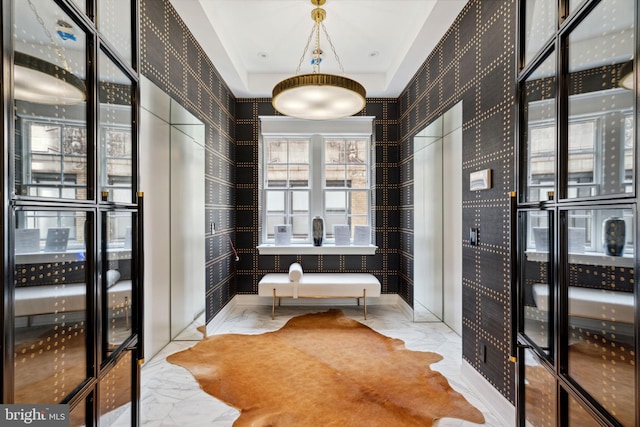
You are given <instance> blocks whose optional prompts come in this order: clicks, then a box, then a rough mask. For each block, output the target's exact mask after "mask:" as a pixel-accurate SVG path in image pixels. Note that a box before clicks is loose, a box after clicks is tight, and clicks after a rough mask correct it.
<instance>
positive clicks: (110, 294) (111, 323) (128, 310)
mask: <svg viewBox="0 0 640 427" xmlns="http://www.w3.org/2000/svg"><path fill="white" fill-rule="evenodd" d="M103 220H104V229H103V233H104V235H103V242H105V245H106V252H104V253H103V264H102V286H103V292H102V295H103V304H102V306H103V310H102V312H103V316H104V322H103V332H104V347H103V348H104V351H105V357H107V356H108V355H109V354H111V352H113V351H115V350H116V349H118V348H119V347H120V345H122V343H124V342H125V341H126V340H127V339H128V338H129V337H131V336H132V335H133V334H135V333H136V330H135V319H136V315H137V313H136V312H135V310H134V309H135V307H136V304H135V299H134V298H135V292H134V290H135V283H137V282H136V277H135V271H136V270H135V264H134V262H133V256H132V251H133V236H135V234H134V233H135V230H134V227H133V225H134V224H135V214H134V213H132V212H130V211H113V212H105V213H103Z"/></svg>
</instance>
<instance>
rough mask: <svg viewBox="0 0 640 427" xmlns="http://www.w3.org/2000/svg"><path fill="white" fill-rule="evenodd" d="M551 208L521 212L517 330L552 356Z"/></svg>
mask: <svg viewBox="0 0 640 427" xmlns="http://www.w3.org/2000/svg"><path fill="white" fill-rule="evenodd" d="M551 215H552V213H551V212H548V211H525V212H520V227H521V235H522V236H525V239H524V242H523V252H524V253H523V254H521V260H522V262H521V267H520V268H521V273H520V277H521V283H520V289H521V295H522V303H523V307H522V316H523V330H522V331H520V332H521V333H524V335H525V336H526V337H527V338H528V339H529V340H530V341H531V342H532V343H533V344H535V345H536V346H537V347H538V348H539V350H540V351H542V352H543V353H544V354H546V355H547V356H548V357H553V334H552V332H553V308H554V306H555V303H554V297H553V295H554V287H553V277H552V273H551V268H550V265H551V264H550V262H551V259H553V258H552V248H553V238H552V237H551V235H550V230H552V228H551V227H550V226H551V218H552V217H551Z"/></svg>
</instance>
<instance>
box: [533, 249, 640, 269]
mask: <svg viewBox="0 0 640 427" xmlns="http://www.w3.org/2000/svg"><path fill="white" fill-rule="evenodd" d="M525 253H526V255H527V260H528V261H535V262H546V261H548V258H549V252H538V251H526V252H525ZM634 262H635V259H634V258H633V256H632V255H631V254H623V255H622V256H611V255H605V254H603V253H599V252H585V253H569V263H570V264H584V265H610V266H614V267H629V268H633V265H634Z"/></svg>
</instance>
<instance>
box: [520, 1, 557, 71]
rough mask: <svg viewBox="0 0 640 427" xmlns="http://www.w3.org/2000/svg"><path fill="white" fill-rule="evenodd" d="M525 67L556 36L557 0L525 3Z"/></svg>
mask: <svg viewBox="0 0 640 427" xmlns="http://www.w3.org/2000/svg"><path fill="white" fill-rule="evenodd" d="M525 5H526V11H525V31H524V35H525V36H524V43H525V46H524V52H525V58H524V60H525V61H524V62H525V64H524V65H527V64H528V63H529V61H530V60H531V59H532V58H533V57H534V56H535V55H536V54H537V53H538V51H539V50H540V48H542V46H544V44H545V43H546V42H547V41H548V40H549V39H550V38H551V37H552V36H553V35H555V31H556V27H557V22H558V19H557V17H556V13H557V10H558V4H557V0H527V1H526V2H525Z"/></svg>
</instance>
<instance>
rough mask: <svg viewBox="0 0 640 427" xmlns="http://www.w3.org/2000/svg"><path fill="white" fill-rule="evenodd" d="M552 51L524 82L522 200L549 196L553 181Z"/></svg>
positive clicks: (553, 99) (554, 137)
mask: <svg viewBox="0 0 640 427" xmlns="http://www.w3.org/2000/svg"><path fill="white" fill-rule="evenodd" d="M555 69H556V61H555V54H554V53H551V54H550V55H549V56H548V57H547V59H545V60H544V61H543V62H542V64H541V65H540V66H538V68H536V70H535V71H534V72H533V73H532V74H531V75H530V76H529V77H528V78H527V80H526V82H525V84H524V94H523V96H524V102H523V105H524V121H525V126H523V129H524V131H525V134H524V135H523V140H524V144H525V146H524V147H523V150H522V152H523V153H525V155H526V161H525V163H524V164H523V169H524V170H523V172H521V177H522V179H521V180H522V182H523V183H524V185H525V188H524V191H523V194H524V198H525V199H524V200H523V201H524V202H539V201H544V200H548V199H549V196H548V195H549V192H550V191H554V190H555V183H556V160H555V157H556V141H557V139H556V129H557V128H556V101H555V95H556V93H555V87H556V84H555V82H556V78H555Z"/></svg>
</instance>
